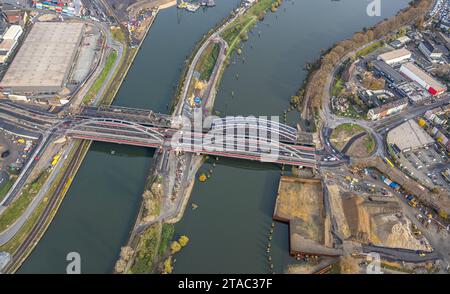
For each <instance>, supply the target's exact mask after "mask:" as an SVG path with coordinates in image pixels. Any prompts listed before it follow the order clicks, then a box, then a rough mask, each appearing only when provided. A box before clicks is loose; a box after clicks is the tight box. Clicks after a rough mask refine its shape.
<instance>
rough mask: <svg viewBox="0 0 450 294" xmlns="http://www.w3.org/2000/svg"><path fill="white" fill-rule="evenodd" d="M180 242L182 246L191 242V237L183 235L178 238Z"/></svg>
mask: <svg viewBox="0 0 450 294" xmlns="http://www.w3.org/2000/svg"><path fill="white" fill-rule="evenodd" d="M178 243H180V245H181V247H184V246H186V245H187V244H188V243H189V238H188V237H187V236H184V235H183V236H181V237H180V238H179V239H178Z"/></svg>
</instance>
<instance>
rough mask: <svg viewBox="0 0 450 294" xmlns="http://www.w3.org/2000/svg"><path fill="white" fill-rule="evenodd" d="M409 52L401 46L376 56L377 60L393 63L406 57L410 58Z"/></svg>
mask: <svg viewBox="0 0 450 294" xmlns="http://www.w3.org/2000/svg"><path fill="white" fill-rule="evenodd" d="M411 56H412V54H411V52H410V51H409V50H408V49H405V48H401V49H397V50H394V51H390V52H386V53H384V54H381V55H379V56H378V59H379V60H382V61H384V62H386V63H387V64H389V65H391V64H395V63H399V62H402V61H405V60H407V59H411Z"/></svg>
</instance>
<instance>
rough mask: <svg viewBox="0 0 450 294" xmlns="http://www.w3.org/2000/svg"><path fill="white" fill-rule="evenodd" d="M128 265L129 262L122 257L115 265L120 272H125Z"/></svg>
mask: <svg viewBox="0 0 450 294" xmlns="http://www.w3.org/2000/svg"><path fill="white" fill-rule="evenodd" d="M126 267H127V262H126V261H125V260H123V259H122V258H121V259H119V260H118V261H117V262H116V266H115V267H114V269H115V270H116V272H118V273H123V272H124V271H125V268H126Z"/></svg>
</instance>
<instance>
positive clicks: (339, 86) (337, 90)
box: [331, 79, 344, 97]
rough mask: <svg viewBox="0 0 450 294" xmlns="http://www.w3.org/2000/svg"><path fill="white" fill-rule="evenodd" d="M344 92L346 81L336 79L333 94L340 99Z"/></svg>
mask: <svg viewBox="0 0 450 294" xmlns="http://www.w3.org/2000/svg"><path fill="white" fill-rule="evenodd" d="M342 91H344V81H343V80H342V79H336V80H335V83H334V85H333V88H332V90H331V94H332V95H333V96H336V97H338V96H339V95H341V93H342Z"/></svg>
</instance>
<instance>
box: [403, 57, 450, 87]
mask: <svg viewBox="0 0 450 294" xmlns="http://www.w3.org/2000/svg"><path fill="white" fill-rule="evenodd" d="M400 71H401V72H402V73H403V74H404V75H406V76H407V77H408V78H410V79H411V80H413V81H415V82H417V83H418V84H419V85H421V86H422V87H424V88H425V89H427V91H428V92H430V94H432V95H439V94H442V93H444V92H445V91H447V88H446V87H445V86H444V85H442V84H441V83H439V82H438V81H436V80H435V79H434V78H433V77H431V76H430V75H428V74H427V73H426V72H424V71H423V70H421V69H420V68H418V67H417V66H416V65H414V64H413V63H412V62H409V63H406V64H403V65H402V67H401V68H400Z"/></svg>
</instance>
